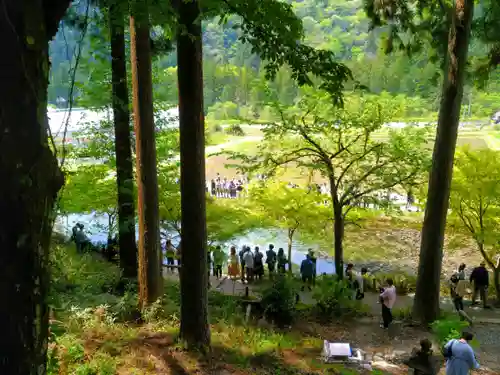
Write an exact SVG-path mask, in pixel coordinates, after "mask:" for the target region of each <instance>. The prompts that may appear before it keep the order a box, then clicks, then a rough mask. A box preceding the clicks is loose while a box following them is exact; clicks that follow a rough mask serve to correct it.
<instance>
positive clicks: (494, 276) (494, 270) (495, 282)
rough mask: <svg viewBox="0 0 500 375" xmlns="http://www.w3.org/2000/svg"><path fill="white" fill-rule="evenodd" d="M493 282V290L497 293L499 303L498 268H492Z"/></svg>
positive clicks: (499, 302)
mask: <svg viewBox="0 0 500 375" xmlns="http://www.w3.org/2000/svg"><path fill="white" fill-rule="evenodd" d="M493 284H494V285H495V292H496V294H497V304H500V268H498V267H495V268H494V269H493Z"/></svg>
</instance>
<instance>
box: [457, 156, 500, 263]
mask: <svg viewBox="0 0 500 375" xmlns="http://www.w3.org/2000/svg"><path fill="white" fill-rule="evenodd" d="M450 208H451V210H452V212H453V215H454V216H455V217H456V218H458V220H459V222H460V223H461V225H462V226H463V227H464V228H465V229H466V230H467V231H468V232H469V233H470V235H471V236H472V237H473V238H474V240H475V241H476V242H477V244H478V245H479V250H480V251H481V253H482V256H483V258H484V259H485V261H486V262H488V264H489V265H490V266H492V267H493V266H494V265H495V256H498V255H500V249H499V246H498V244H499V243H500V234H499V231H498V229H499V227H500V152H498V151H495V150H491V149H481V150H475V151H472V150H471V149H469V148H463V149H461V150H460V151H459V152H458V153H457V157H456V159H455V171H454V173H453V182H452V190H451V198H450Z"/></svg>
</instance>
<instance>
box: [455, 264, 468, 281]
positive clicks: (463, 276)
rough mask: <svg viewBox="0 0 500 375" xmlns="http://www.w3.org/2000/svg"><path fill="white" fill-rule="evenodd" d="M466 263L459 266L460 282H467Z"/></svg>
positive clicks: (458, 275)
mask: <svg viewBox="0 0 500 375" xmlns="http://www.w3.org/2000/svg"><path fill="white" fill-rule="evenodd" d="M465 267H467V266H466V265H465V263H462V264H461V265H459V266H458V271H457V277H458V279H459V280H465Z"/></svg>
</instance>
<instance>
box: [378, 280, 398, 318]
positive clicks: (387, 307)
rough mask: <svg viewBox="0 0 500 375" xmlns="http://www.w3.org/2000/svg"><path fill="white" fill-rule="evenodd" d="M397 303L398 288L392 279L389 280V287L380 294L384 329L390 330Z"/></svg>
mask: <svg viewBox="0 0 500 375" xmlns="http://www.w3.org/2000/svg"><path fill="white" fill-rule="evenodd" d="M395 302H396V287H395V286H394V281H392V279H387V287H385V288H384V289H383V290H382V291H381V293H380V303H381V304H382V320H383V322H384V323H383V325H382V326H381V327H382V328H389V325H390V324H391V323H392V308H393V306H394V303H395Z"/></svg>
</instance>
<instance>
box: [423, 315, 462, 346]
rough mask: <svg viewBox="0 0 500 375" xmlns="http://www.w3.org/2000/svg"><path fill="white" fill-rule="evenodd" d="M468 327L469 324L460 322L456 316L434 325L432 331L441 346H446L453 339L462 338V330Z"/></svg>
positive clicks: (443, 319) (440, 320)
mask: <svg viewBox="0 0 500 375" xmlns="http://www.w3.org/2000/svg"><path fill="white" fill-rule="evenodd" d="M467 326H468V323H467V322H465V321H463V320H460V318H459V317H458V316H456V315H453V316H448V317H444V318H442V319H439V320H436V321H435V322H434V323H432V325H431V327H432V331H433V332H434V335H435V336H436V338H437V340H438V341H439V343H440V344H441V345H444V344H446V343H447V342H448V341H450V340H452V339H458V338H460V335H461V333H462V330H463V329H464V328H466V327H467Z"/></svg>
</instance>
